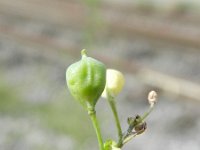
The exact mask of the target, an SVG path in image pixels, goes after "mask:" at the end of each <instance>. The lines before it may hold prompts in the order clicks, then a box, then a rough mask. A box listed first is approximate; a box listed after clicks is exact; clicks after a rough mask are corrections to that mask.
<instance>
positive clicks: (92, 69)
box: [66, 50, 106, 109]
mask: <svg viewBox="0 0 200 150" xmlns="http://www.w3.org/2000/svg"><path fill="white" fill-rule="evenodd" d="M81 53H82V59H81V60H80V61H78V62H76V63H74V64H72V65H70V66H69V67H68V69H67V71H66V81H67V86H68V88H69V91H70V93H71V94H72V96H73V97H74V99H76V100H78V101H79V102H80V103H81V104H82V105H83V106H84V107H85V108H86V109H88V108H94V107H95V105H96V103H97V101H98V99H99V97H100V96H101V94H102V92H103V90H104V87H105V83H106V67H105V65H104V64H103V63H101V62H100V61H98V60H96V59H93V58H91V57H87V56H86V53H85V50H82V51H81Z"/></svg>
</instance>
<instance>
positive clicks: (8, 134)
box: [0, 0, 200, 150]
mask: <svg viewBox="0 0 200 150" xmlns="http://www.w3.org/2000/svg"><path fill="white" fill-rule="evenodd" d="M84 48H86V49H87V53H88V55H90V56H92V57H95V58H97V59H99V60H100V61H102V62H104V63H105V64H106V65H107V67H108V68H114V69H118V70H120V71H121V72H123V73H124V75H125V79H126V83H125V87H124V89H123V91H122V93H121V94H120V95H119V97H118V98H117V104H118V105H117V106H118V109H119V116H120V120H121V122H122V127H123V130H124V131H125V130H126V129H127V123H126V120H127V117H130V116H133V117H134V116H135V115H136V114H143V113H144V112H145V111H146V110H147V109H148V102H147V94H148V92H149V91H150V90H152V89H153V90H156V91H157V92H158V95H159V103H158V104H157V106H156V109H155V111H154V112H153V113H152V114H151V115H150V117H149V118H148V119H147V126H148V127H147V131H146V132H145V133H144V134H143V135H141V136H138V137H137V138H136V139H134V140H132V141H131V142H130V143H128V144H127V145H125V147H124V150H132V149H135V150H136V149H137V150H160V149H162V150H177V149H179V150H188V149H191V150H199V149H200V138H199V133H200V117H199V116H200V67H199V65H200V1H199V0H17V1H16V0H0V149H1V150H55V149H56V150H97V149H98V147H97V146H98V145H97V140H96V136H95V133H94V131H93V127H92V125H91V122H90V120H89V118H88V116H87V113H86V112H85V111H84V110H83V109H82V107H81V106H80V105H79V104H78V103H77V102H76V101H74V100H73V98H72V97H71V95H70V94H69V91H68V90H67V87H66V81H65V71H66V68H67V67H68V66H69V65H70V64H71V63H73V62H75V61H77V60H79V59H80V50H81V49H84ZM97 115H98V117H99V120H100V122H101V128H102V132H103V135H104V139H109V138H113V139H117V134H116V129H115V126H114V122H113V116H112V113H111V111H110V108H109V106H108V105H107V102H106V101H105V100H104V99H101V100H100V101H99V102H98V105H97Z"/></svg>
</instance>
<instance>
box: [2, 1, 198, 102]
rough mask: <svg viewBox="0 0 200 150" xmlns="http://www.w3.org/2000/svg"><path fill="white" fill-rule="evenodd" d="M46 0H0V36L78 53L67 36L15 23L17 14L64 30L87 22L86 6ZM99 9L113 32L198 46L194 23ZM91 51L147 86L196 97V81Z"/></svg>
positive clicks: (75, 27)
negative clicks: (39, 31)
mask: <svg viewBox="0 0 200 150" xmlns="http://www.w3.org/2000/svg"><path fill="white" fill-rule="evenodd" d="M46 4H47V1H46V0H44V1H39V0H34V1H26V0H21V1H18V2H17V3H16V1H14V0H9V1H2V0H0V12H1V13H0V37H1V38H6V39H8V40H13V41H17V42H19V43H21V44H23V45H27V46H33V47H37V48H38V49H42V50H44V51H47V52H49V51H51V52H52V53H54V52H55V51H57V50H60V51H62V52H64V53H68V54H70V55H72V56H73V57H77V56H79V50H80V49H81V46H80V45H78V44H77V43H73V42H71V41H70V40H72V39H70V38H68V42H67V40H65V42H59V40H58V39H57V37H54V36H48V35H45V36H43V35H41V34H39V33H38V34H37V33H34V32H29V33H27V32H26V30H24V29H23V25H19V24H20V23H19V20H20V18H21V19H22V22H23V20H26V22H29V21H33V20H34V21H35V22H39V23H41V24H46V25H47V24H51V25H56V26H58V27H61V28H63V29H62V30H61V31H64V29H65V28H66V27H70V30H72V31H82V30H83V29H84V28H85V26H86V23H87V8H86V7H85V6H84V5H83V4H79V3H76V2H65V1H48V7H45V6H46ZM99 13H100V15H101V17H102V18H103V21H104V23H105V26H106V28H108V30H109V31H112V32H113V34H116V35H120V34H121V33H123V34H125V35H127V36H133V35H139V36H142V37H145V38H149V39H152V38H153V39H155V40H157V39H159V40H162V41H165V42H168V43H172V44H173V43H176V44H177V43H178V44H180V45H186V46H189V47H195V48H199V47H200V38H199V37H200V30H199V25H198V24H194V25H191V24H186V25H184V26H183V25H182V24H181V23H179V22H178V21H177V22H170V21H169V20H167V21H166V20H160V19H158V18H152V19H150V18H148V16H144V15H137V14H131V15H130V16H127V15H126V14H122V13H120V12H115V11H113V10H109V9H107V8H105V7H104V8H102V9H100V12H99ZM8 18H10V19H8ZM13 18H14V19H17V20H18V21H16V22H15V20H12V19H13ZM6 19H8V20H11V22H12V23H9V21H8V20H6ZM6 21H8V22H6ZM16 26H21V27H16ZM92 55H93V56H95V57H97V58H99V59H101V60H102V61H104V62H105V63H106V64H108V66H112V65H113V64H115V63H116V64H119V63H118V62H120V64H119V66H118V68H119V69H120V70H124V71H126V72H127V73H131V74H134V75H135V77H137V78H138V79H140V80H141V81H142V82H144V83H146V84H148V85H150V86H154V87H156V88H159V89H162V90H165V91H168V92H170V93H174V94H177V95H180V96H184V97H188V98H190V99H194V100H197V101H200V99H199V97H200V85H199V84H198V83H194V82H192V81H188V80H184V79H181V78H177V77H174V76H172V75H166V74H163V73H162V72H159V71H155V70H153V69H150V68H147V67H144V66H142V65H137V62H135V61H130V60H125V59H124V58H122V57H119V56H117V55H113V57H112V58H110V57H108V55H106V54H105V53H104V52H100V51H99V52H95V53H93V54H92ZM58 60H59V59H58ZM61 63H62V62H61Z"/></svg>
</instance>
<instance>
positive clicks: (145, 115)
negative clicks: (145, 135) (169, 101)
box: [141, 105, 154, 122]
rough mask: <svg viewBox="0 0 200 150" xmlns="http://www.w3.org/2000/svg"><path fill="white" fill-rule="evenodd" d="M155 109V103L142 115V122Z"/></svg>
mask: <svg viewBox="0 0 200 150" xmlns="http://www.w3.org/2000/svg"><path fill="white" fill-rule="evenodd" d="M153 109H154V105H151V106H150V108H149V110H148V111H147V112H146V113H145V114H144V115H143V116H142V117H141V122H142V121H143V120H145V119H146V117H148V115H149V114H150V113H151V112H152V111H153Z"/></svg>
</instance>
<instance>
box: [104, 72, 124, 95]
mask: <svg viewBox="0 0 200 150" xmlns="http://www.w3.org/2000/svg"><path fill="white" fill-rule="evenodd" d="M123 86H124V76H123V74H122V73H121V72H119V71H117V70H114V69H107V70H106V86H105V89H104V91H103V93H102V97H104V98H106V97H107V96H106V95H107V94H106V89H107V91H108V92H109V94H110V95H111V96H113V97H116V96H117V95H118V94H119V93H120V92H121V90H122V88H123Z"/></svg>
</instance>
